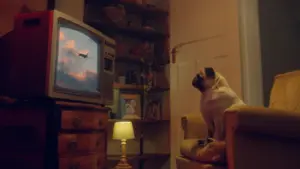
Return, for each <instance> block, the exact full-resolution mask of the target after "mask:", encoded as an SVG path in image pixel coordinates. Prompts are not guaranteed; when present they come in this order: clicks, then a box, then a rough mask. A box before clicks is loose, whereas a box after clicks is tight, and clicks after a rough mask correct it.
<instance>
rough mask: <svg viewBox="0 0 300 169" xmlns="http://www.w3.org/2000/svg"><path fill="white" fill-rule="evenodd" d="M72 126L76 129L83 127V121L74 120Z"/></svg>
mask: <svg viewBox="0 0 300 169" xmlns="http://www.w3.org/2000/svg"><path fill="white" fill-rule="evenodd" d="M72 124H73V127H74V128H79V127H80V125H81V119H80V118H78V117H76V118H74V119H73V122H72Z"/></svg>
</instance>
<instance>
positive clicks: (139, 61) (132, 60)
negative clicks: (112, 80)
mask: <svg viewBox="0 0 300 169" xmlns="http://www.w3.org/2000/svg"><path fill="white" fill-rule="evenodd" d="M144 59H145V60H146V61H143V60H142V59H138V58H132V57H127V56H117V57H116V59H115V61H116V62H117V63H126V64H134V65H139V66H145V67H147V66H149V65H148V63H149V62H153V60H150V59H149V57H148V58H144ZM167 64H169V61H167V62H165V63H158V64H152V65H151V68H152V70H153V71H161V70H163V69H162V68H163V67H164V66H166V65H167Z"/></svg>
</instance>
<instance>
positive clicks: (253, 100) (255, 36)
mask: <svg viewBox="0 0 300 169" xmlns="http://www.w3.org/2000/svg"><path fill="white" fill-rule="evenodd" d="M258 5H259V4H258V0H238V9H239V18H238V19H239V30H240V31H239V34H240V51H241V70H242V77H241V79H242V90H243V97H244V98H243V99H244V101H245V103H246V104H248V105H252V106H263V105H264V101H263V82H262V79H263V77H262V67H261V65H262V63H261V48H260V31H259V30H260V29H259V10H258V9H259V6H258Z"/></svg>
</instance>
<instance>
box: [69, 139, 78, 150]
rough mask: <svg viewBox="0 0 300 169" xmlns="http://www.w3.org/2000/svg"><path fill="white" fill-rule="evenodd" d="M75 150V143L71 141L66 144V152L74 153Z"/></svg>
mask: <svg viewBox="0 0 300 169" xmlns="http://www.w3.org/2000/svg"><path fill="white" fill-rule="evenodd" d="M76 148H77V141H75V140H73V141H70V142H69V144H68V150H69V151H75V150H76Z"/></svg>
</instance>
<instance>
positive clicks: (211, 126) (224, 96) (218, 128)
mask: <svg viewBox="0 0 300 169" xmlns="http://www.w3.org/2000/svg"><path fill="white" fill-rule="evenodd" d="M192 85H193V86H194V87H195V88H196V89H198V90H199V91H200V92H201V94H202V95H201V100H200V111H201V113H202V116H203V119H204V121H205V123H206V124H207V127H208V138H212V139H207V140H208V142H211V141H215V140H217V141H224V140H225V125H224V112H225V110H226V109H227V108H229V107H231V106H235V105H244V104H245V103H244V102H243V101H242V100H241V99H240V98H239V97H238V96H237V94H236V93H235V92H234V91H233V90H232V89H231V88H230V86H229V85H228V83H227V81H226V79H225V78H224V77H223V76H222V75H221V74H220V73H218V72H216V71H215V70H214V69H213V68H212V67H206V68H204V70H200V71H199V73H197V74H196V76H195V77H194V78H193V81H192Z"/></svg>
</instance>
